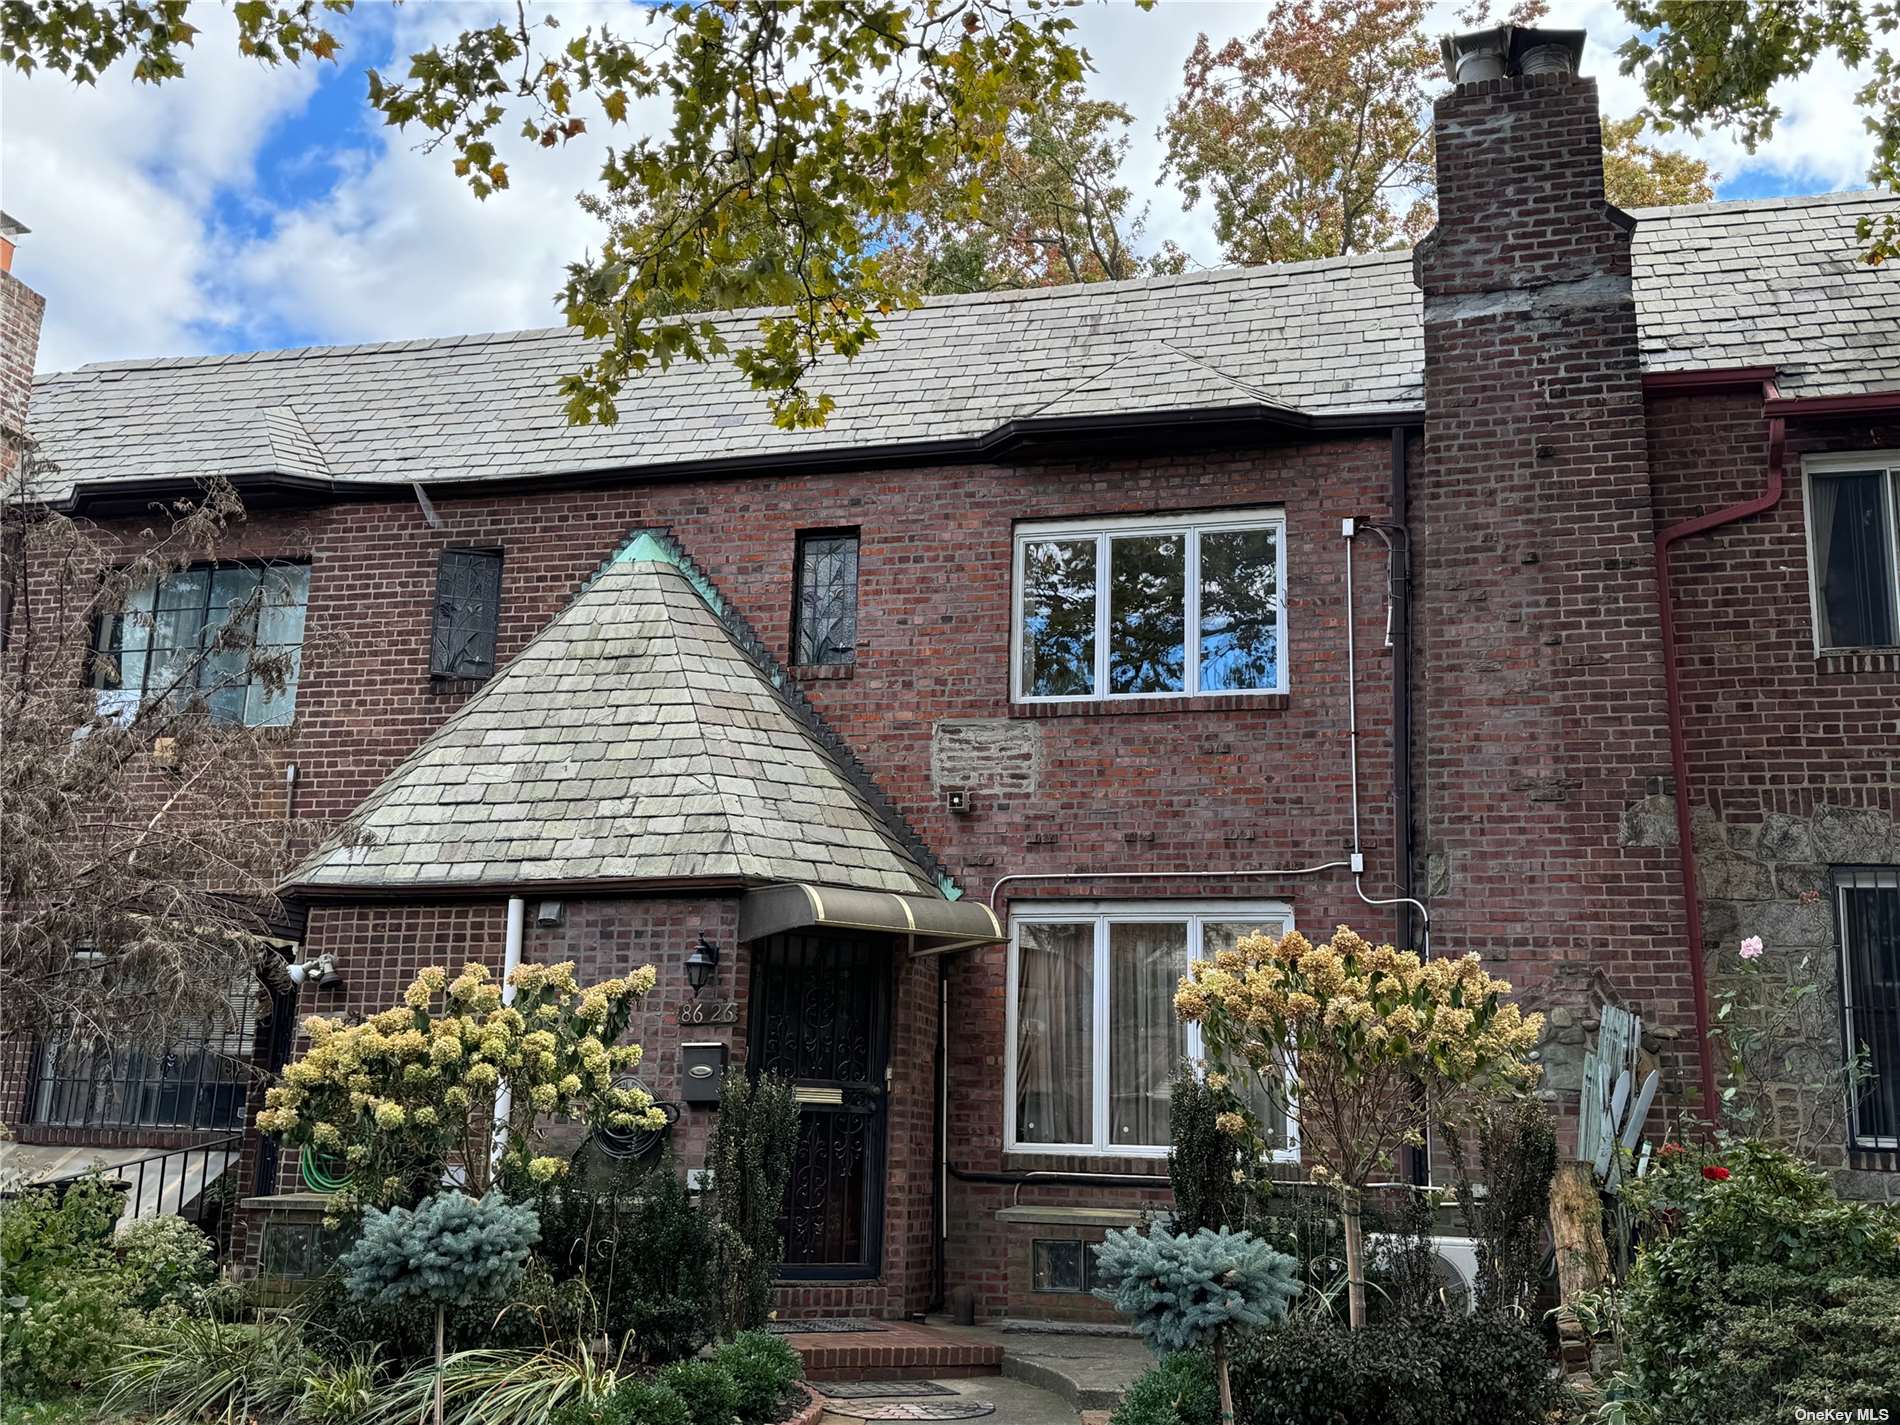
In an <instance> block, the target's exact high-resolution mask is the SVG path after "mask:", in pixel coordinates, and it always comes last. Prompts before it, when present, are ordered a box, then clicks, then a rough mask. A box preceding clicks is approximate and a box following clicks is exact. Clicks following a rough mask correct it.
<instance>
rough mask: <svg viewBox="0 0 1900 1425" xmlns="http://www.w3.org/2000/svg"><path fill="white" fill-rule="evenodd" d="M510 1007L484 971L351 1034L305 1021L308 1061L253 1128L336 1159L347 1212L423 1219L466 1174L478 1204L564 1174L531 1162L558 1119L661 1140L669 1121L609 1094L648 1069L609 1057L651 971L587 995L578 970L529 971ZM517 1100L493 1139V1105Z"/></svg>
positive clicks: (633, 1100) (435, 979)
mask: <svg viewBox="0 0 1900 1425" xmlns="http://www.w3.org/2000/svg"><path fill="white" fill-rule="evenodd" d="M509 983H510V984H511V985H512V986H513V987H514V991H515V996H514V1002H513V1003H512V1004H504V1003H503V995H502V986H501V984H500V983H498V982H497V981H496V980H495V978H494V977H493V976H492V975H491V974H490V973H489V971H488V969H487V968H486V967H485V966H483V965H480V964H469V965H467V966H465V967H464V968H463V970H462V972H461V973H460V974H459V975H457V976H455V977H454V978H453V979H451V978H449V975H448V972H447V971H445V970H442V969H427V970H424V971H423V972H422V973H421V974H420V975H418V976H417V977H416V979H415V982H414V983H413V984H411V985H410V986H409V988H408V990H407V991H405V992H404V994H403V1002H402V1004H401V1005H400V1006H398V1007H397V1008H394V1009H387V1010H384V1011H383V1012H382V1013H380V1014H376V1015H372V1016H371V1017H370V1018H369V1019H367V1020H365V1021H363V1022H362V1023H360V1024H352V1025H345V1024H342V1023H340V1022H338V1021H336V1020H333V1019H325V1018H323V1017H321V1016H314V1017H312V1018H309V1019H306V1020H305V1021H304V1029H305V1031H306V1032H307V1033H308V1034H309V1035H310V1039H311V1047H310V1050H309V1052H308V1053H306V1054H305V1055H304V1056H303V1057H302V1058H301V1059H299V1060H297V1061H296V1062H295V1063H293V1064H292V1065H290V1067H289V1068H288V1069H286V1070H285V1071H284V1081H283V1082H282V1083H281V1084H279V1085H278V1086H276V1087H274V1088H272V1089H271V1090H270V1091H269V1092H268V1094H267V1095H266V1096H265V1110H264V1112H263V1113H261V1114H259V1115H258V1126H259V1127H260V1128H262V1129H263V1130H264V1131H265V1132H267V1133H270V1134H273V1135H275V1136H276V1137H277V1138H279V1139H280V1140H282V1141H283V1142H284V1143H286V1144H288V1145H291V1146H293V1147H303V1146H306V1145H307V1146H310V1147H313V1148H315V1149H316V1150H317V1151H318V1152H320V1153H323V1154H325V1155H327V1156H329V1157H332V1158H339V1157H340V1158H341V1159H342V1161H343V1162H344V1164H345V1165H346V1168H347V1170H348V1172H349V1175H350V1183H349V1188H348V1189H347V1195H346V1198H345V1205H356V1204H362V1205H370V1206H391V1205H397V1204H403V1205H408V1204H414V1203H416V1202H418V1201H420V1200H421V1199H422V1198H424V1197H426V1196H427V1195H428V1194H429V1193H431V1192H433V1191H434V1190H435V1189H436V1188H437V1187H438V1186H440V1184H441V1182H442V1180H443V1175H444V1173H445V1171H446V1170H447V1168H448V1167H449V1165H450V1164H452V1163H454V1164H460V1165H461V1166H462V1167H463V1169H464V1171H465V1172H466V1174H467V1178H466V1181H467V1183H468V1186H469V1187H470V1189H471V1190H472V1191H473V1192H474V1193H475V1194H476V1195H478V1196H479V1195H480V1194H482V1193H484V1192H485V1191H486V1190H487V1189H488V1188H489V1186H490V1185H491V1178H492V1179H494V1180H498V1181H501V1182H503V1183H510V1184H518V1185H523V1186H539V1185H545V1184H547V1183H550V1182H552V1181H553V1180H554V1179H556V1178H557V1177H559V1176H561V1175H562V1174H563V1173H564V1172H565V1171H566V1168H567V1164H566V1162H565V1161H564V1160H563V1159H560V1158H557V1157H551V1156H541V1155H538V1154H537V1153H536V1152H535V1147H536V1144H537V1142H538V1131H537V1130H538V1125H540V1124H542V1123H544V1122H546V1121H549V1120H552V1119H568V1120H576V1121H580V1122H584V1123H602V1124H605V1125H606V1126H608V1127H611V1128H614V1129H616V1130H618V1131H621V1132H625V1131H629V1130H632V1129H639V1128H648V1129H659V1128H663V1127H665V1125H666V1118H665V1115H664V1114H663V1113H662V1112H661V1111H660V1110H659V1109H658V1108H656V1107H655V1106H654V1104H653V1100H652V1099H651V1098H650V1097H649V1096H648V1095H647V1094H645V1093H643V1092H641V1091H640V1090H639V1089H635V1088H627V1087H620V1086H617V1085H616V1083H615V1079H616V1077H617V1076H619V1075H621V1074H624V1073H626V1072H628V1071H630V1070H631V1069H633V1068H634V1066H636V1065H637V1064H638V1063H639V1062H640V1055H641V1050H640V1046H639V1045H638V1044H620V1043H617V1042H616V1041H617V1040H618V1039H619V1038H620V1036H621V1035H622V1034H623V1033H624V1032H625V1031H626V1028H627V1025H628V1023H629V1021H630V1020H631V1018H632V1015H633V1009H634V1005H635V1003H636V1001H637V1000H638V999H639V998H640V997H641V996H642V995H645V994H646V993H647V992H648V991H650V990H651V989H652V988H653V983H654V974H653V970H652V968H651V967H642V968H641V969H638V970H635V971H634V972H633V973H631V974H629V975H627V976H625V977H623V978H620V979H612V980H605V981H602V982H601V983H600V984H597V985H593V986H590V987H588V988H585V989H583V988H582V987H581V986H580V985H578V984H577V983H576V982H575V979H574V966H573V965H572V964H571V963H563V964H558V965H522V966H520V967H519V968H517V969H516V970H515V971H514V972H513V974H511V975H510V976H509ZM504 1088H505V1089H506V1090H507V1091H508V1094H509V1099H508V1102H509V1110H508V1118H507V1121H506V1123H505V1124H503V1125H502V1126H501V1128H500V1131H499V1133H498V1135H497V1136H498V1137H499V1138H500V1148H501V1151H500V1153H499V1155H498V1161H497V1164H496V1168H497V1171H496V1172H494V1173H491V1170H490V1160H491V1154H490V1142H491V1140H490V1133H491V1131H493V1111H494V1107H495V1103H496V1095H497V1090H499V1089H504Z"/></svg>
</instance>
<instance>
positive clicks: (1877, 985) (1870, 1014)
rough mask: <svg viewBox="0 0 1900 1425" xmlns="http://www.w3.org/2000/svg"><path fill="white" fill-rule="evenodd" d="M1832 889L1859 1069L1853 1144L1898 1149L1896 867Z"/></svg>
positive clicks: (1861, 874) (1859, 875) (1843, 876)
mask: <svg viewBox="0 0 1900 1425" xmlns="http://www.w3.org/2000/svg"><path fill="white" fill-rule="evenodd" d="M1834 888H1835V894H1836V895H1837V896H1838V897H1839V902H1840V905H1839V909H1840V925H1841V1010H1842V1021H1843V1028H1844V1029H1845V1031H1846V1036H1847V1046H1848V1059H1849V1061H1850V1063H1851V1062H1853V1061H1855V1060H1860V1062H1861V1067H1862V1068H1864V1069H1865V1070H1866V1077H1865V1079H1863V1080H1862V1081H1861V1082H1859V1083H1858V1084H1856V1085H1855V1087H1854V1092H1853V1095H1852V1104H1851V1106H1850V1112H1849V1118H1850V1129H1851V1132H1852V1137H1853V1143H1854V1146H1855V1147H1857V1148H1900V870H1895V869H1893V868H1891V867H1881V868H1868V869H1860V870H1845V869H1843V870H1839V871H1836V872H1835V873H1834ZM1863 1056H1864V1058H1863Z"/></svg>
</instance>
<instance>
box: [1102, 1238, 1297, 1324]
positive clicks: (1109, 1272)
mask: <svg viewBox="0 0 1900 1425" xmlns="http://www.w3.org/2000/svg"><path fill="white" fill-rule="evenodd" d="M1095 1263H1096V1267H1095V1275H1096V1278H1097V1280H1099V1281H1100V1282H1101V1283H1102V1285H1101V1286H1100V1287H1098V1288H1097V1289H1096V1292H1095V1294H1096V1295H1097V1296H1099V1297H1101V1298H1102V1299H1103V1300H1105V1301H1112V1302H1114V1303H1115V1305H1116V1307H1117V1308H1118V1309H1119V1310H1121V1311H1124V1312H1126V1313H1127V1314H1128V1315H1130V1316H1132V1317H1134V1318H1135V1329H1136V1330H1137V1331H1139V1332H1140V1333H1141V1334H1142V1336H1143V1337H1144V1338H1146V1340H1147V1342H1148V1344H1149V1345H1150V1346H1151V1347H1153V1348H1154V1350H1155V1351H1156V1352H1157V1353H1166V1352H1170V1351H1189V1350H1193V1349H1195V1348H1196V1347H1200V1346H1211V1345H1214V1344H1216V1338H1217V1337H1219V1336H1220V1334H1221V1333H1222V1332H1223V1331H1225V1330H1227V1329H1229V1328H1251V1327H1258V1326H1265V1325H1267V1324H1268V1323H1269V1322H1272V1321H1278V1320H1279V1319H1280V1318H1281V1317H1283V1316H1285V1315H1286V1311H1287V1305H1288V1303H1290V1302H1291V1301H1292V1300H1293V1299H1294V1298H1295V1297H1297V1296H1298V1295H1299V1294H1300V1291H1301V1287H1300V1283H1299V1281H1298V1278H1297V1271H1298V1264H1297V1263H1296V1262H1294V1260H1293V1258H1291V1257H1289V1256H1287V1255H1286V1254H1285V1253H1283V1252H1276V1251H1274V1250H1273V1249H1272V1248H1271V1247H1269V1246H1268V1245H1267V1244H1266V1243H1265V1242H1262V1241H1261V1240H1260V1239H1259V1238H1258V1237H1256V1236H1254V1235H1253V1234H1252V1233H1251V1232H1235V1231H1233V1230H1232V1229H1231V1228H1227V1227H1223V1228H1221V1229H1220V1230H1219V1231H1215V1230H1213V1229H1212V1228H1207V1227H1203V1228H1201V1230H1200V1231H1198V1232H1193V1233H1185V1232H1184V1233H1181V1234H1179V1235H1177V1234H1175V1233H1172V1232H1163V1231H1160V1230H1155V1231H1152V1232H1148V1233H1142V1232H1140V1231H1137V1230H1136V1229H1134V1228H1132V1227H1129V1228H1123V1229H1121V1230H1119V1231H1114V1232H1110V1233H1109V1234H1108V1236H1107V1238H1106V1239H1105V1240H1104V1241H1103V1243H1102V1245H1101V1246H1100V1247H1097V1248H1096V1249H1095Z"/></svg>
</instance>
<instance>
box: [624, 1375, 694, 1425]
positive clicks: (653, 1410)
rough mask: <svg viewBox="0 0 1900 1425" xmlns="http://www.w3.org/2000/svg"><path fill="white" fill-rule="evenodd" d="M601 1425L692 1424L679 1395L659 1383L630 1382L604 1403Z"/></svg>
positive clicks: (690, 1416)
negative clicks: (605, 1405) (604, 1408)
mask: <svg viewBox="0 0 1900 1425" xmlns="http://www.w3.org/2000/svg"><path fill="white" fill-rule="evenodd" d="M601 1425H693V1416H692V1412H691V1411H689V1410H688V1409H687V1408H686V1402H685V1401H683V1400H681V1399H680V1398H679V1394H678V1393H677V1392H676V1391H674V1390H672V1389H670V1388H669V1387H667V1386H664V1385H661V1384H660V1383H659V1382H658V1381H650V1380H636V1381H629V1382H627V1384H625V1385H623V1386H621V1387H620V1388H619V1389H618V1390H616V1391H615V1392H614V1393H613V1397H612V1399H610V1400H609V1401H608V1402H607V1409H606V1412H605V1413H604V1414H603V1415H602V1416H601Z"/></svg>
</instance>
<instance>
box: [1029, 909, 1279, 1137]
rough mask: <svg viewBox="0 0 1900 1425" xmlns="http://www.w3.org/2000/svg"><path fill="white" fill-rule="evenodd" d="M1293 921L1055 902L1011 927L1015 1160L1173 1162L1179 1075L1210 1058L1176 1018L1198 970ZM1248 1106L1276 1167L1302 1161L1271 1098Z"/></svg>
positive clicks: (1270, 912)
mask: <svg viewBox="0 0 1900 1425" xmlns="http://www.w3.org/2000/svg"><path fill="white" fill-rule="evenodd" d="M1292 923H1293V922H1292V916H1291V914H1290V912H1289V911H1288V910H1287V908H1286V907H1285V906H1284V905H1280V904H1277V903H1264V904H1263V903H1252V904H1249V903H1235V902H1220V901H1210V902H1204V903H1198V904H1196V903H1187V902H1179V901H1176V902H1169V901H1149V902H1140V901H1131V902H1123V903H1115V904H1105V903H1099V902H1089V903H1066V904H1065V903H1050V904H1046V905H1045V904H1038V905H1037V906H1036V908H1035V909H1034V910H1032V911H1023V912H1020V913H1018V914H1016V915H1014V916H1012V917H1011V919H1010V949H1009V1031H1008V1039H1009V1057H1008V1061H1007V1066H1006V1068H1005V1080H1006V1085H1007V1091H1006V1093H1005V1099H1004V1101H1005V1104H1006V1107H1005V1110H1004V1112H1005V1117H1006V1120H1007V1121H1006V1123H1005V1125H1004V1134H1005V1141H1006V1144H1007V1146H1008V1147H1009V1149H1010V1150H1012V1151H1017V1152H1047V1153H1071V1154H1083V1153H1086V1154H1097V1155H1113V1156H1118V1157H1141V1158H1157V1157H1165V1156H1166V1154H1167V1151H1168V1104H1169V1097H1170V1085H1171V1083H1172V1080H1173V1078H1174V1073H1175V1070H1176V1068H1177V1067H1178V1066H1179V1065H1180V1063H1181V1061H1182V1060H1183V1059H1198V1058H1200V1057H1201V1055H1202V1052H1203V1050H1202V1045H1201V1031H1200V1026H1199V1025H1190V1024H1183V1023H1181V1021H1180V1020H1179V1019H1177V1018H1176V1017H1175V1013H1174V992H1175V989H1176V988H1177V987H1178V985H1179V984H1180V980H1181V977H1182V976H1183V975H1185V974H1186V973H1187V967H1188V962H1189V961H1190V960H1203V959H1209V958H1211V957H1212V956H1214V955H1215V954H1217V953H1218V952H1219V951H1221V950H1224V949H1227V948H1229V947H1231V946H1232V945H1233V944H1234V943H1235V942H1236V941H1238V940H1239V939H1240V938H1241V937H1242V936H1245V935H1254V934H1267V935H1281V934H1284V933H1285V932H1286V931H1287V930H1288V929H1289V928H1290V927H1291V926H1292ZM1247 1098H1248V1105H1249V1107H1250V1108H1251V1109H1252V1110H1253V1111H1254V1113H1255V1115H1256V1116H1257V1117H1258V1118H1259V1119H1260V1121H1261V1123H1262V1125H1263V1126H1264V1127H1265V1128H1266V1130H1267V1133H1268V1138H1269V1141H1270V1142H1271V1143H1272V1145H1273V1147H1274V1150H1275V1156H1276V1157H1280V1158H1290V1157H1297V1156H1298V1146H1297V1144H1296V1143H1295V1142H1294V1135H1293V1133H1292V1131H1291V1129H1290V1127H1289V1125H1288V1124H1287V1123H1286V1121H1285V1118H1284V1115H1283V1114H1282V1113H1281V1112H1280V1110H1279V1109H1278V1108H1277V1107H1276V1106H1275V1105H1274V1104H1272V1103H1271V1102H1270V1101H1269V1100H1268V1097H1267V1095H1266V1093H1265V1091H1264V1090H1259V1089H1256V1090H1255V1091H1253V1092H1249V1093H1248V1094H1247Z"/></svg>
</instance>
